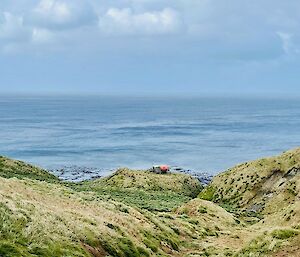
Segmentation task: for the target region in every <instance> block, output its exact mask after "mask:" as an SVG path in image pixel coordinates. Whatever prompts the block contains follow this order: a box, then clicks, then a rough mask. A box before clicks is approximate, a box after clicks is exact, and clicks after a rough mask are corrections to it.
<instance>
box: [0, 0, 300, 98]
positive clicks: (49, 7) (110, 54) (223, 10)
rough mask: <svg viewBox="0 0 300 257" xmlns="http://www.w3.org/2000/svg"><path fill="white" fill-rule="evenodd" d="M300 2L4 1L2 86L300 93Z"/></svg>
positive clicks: (0, 23) (0, 9)
mask: <svg viewBox="0 0 300 257" xmlns="http://www.w3.org/2000/svg"><path fill="white" fill-rule="evenodd" d="M299 71H300V1H299V0H286V1H282V0H252V1H248V0H227V1H220V0H172V1H171V0H111V1H102V0H18V1H12V0H1V2H0V92H25V93H30V92H36V93H40V92H41V93H43V92H53V93H54V92H58V93H68V92H70V93H82V92H84V93H100V94H101V93H102V94H170V93H172V94H186V95H189V94H192V95H194V94H199V95H201V94H229V95H230V94H258V95H266V94H271V95H272V94H274V95H281V94H287V95H300V87H299V81H300V75H299Z"/></svg>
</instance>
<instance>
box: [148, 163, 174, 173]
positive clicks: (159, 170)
mask: <svg viewBox="0 0 300 257" xmlns="http://www.w3.org/2000/svg"><path fill="white" fill-rule="evenodd" d="M169 170H170V167H169V166H168V165H156V166H153V168H152V172H154V173H157V174H165V173H167V172H168V171H169Z"/></svg>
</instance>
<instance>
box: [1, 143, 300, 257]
mask: <svg viewBox="0 0 300 257" xmlns="http://www.w3.org/2000/svg"><path fill="white" fill-rule="evenodd" d="M299 167H300V149H295V150H292V151H288V152H285V153H284V154H283V155H280V156H276V157H271V158H265V159H261V160H258V161H253V162H248V163H245V164H241V165H238V166H236V167H233V168H232V169H229V170H228V171H226V172H224V173H222V174H220V175H218V176H217V177H215V178H214V180H213V181H212V183H211V184H210V185H209V186H208V187H206V188H205V189H203V188H202V186H201V185H200V184H199V182H198V181H197V180H195V179H193V178H192V177H190V176H188V175H184V174H167V175H160V174H153V173H149V172H145V171H132V170H129V169H120V170H118V171H117V172H116V173H114V174H113V175H111V176H109V177H107V178H102V179H97V180H93V181H86V182H82V183H66V182H62V181H60V180H58V179H57V178H56V177H55V176H53V175H50V174H49V173H48V172H47V171H44V170H42V169H39V168H37V167H33V166H31V165H29V164H26V163H23V162H20V161H14V160H11V159H8V158H5V157H1V158H0V185H1V186H0V256H1V257H21V256H22V257H34V256H44V257H46V256H47V257H48V256H57V257H71V256H78V257H79V256H81V257H88V256H94V257H99V256H100V257H104V256H115V257H117V256H121V257H135V256H176V257H195V256H236V257H243V256H244V257H250V256H257V257H258V256H299V253H300V249H299V245H300V244H299V243H300V208H299V202H300V201H299V199H300V198H299V186H300V185H299V183H300V179H299ZM197 196H198V197H197ZM287 254H288V255H287Z"/></svg>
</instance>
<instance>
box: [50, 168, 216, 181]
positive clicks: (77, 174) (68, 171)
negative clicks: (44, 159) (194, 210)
mask: <svg viewBox="0 0 300 257" xmlns="http://www.w3.org/2000/svg"><path fill="white" fill-rule="evenodd" d="M114 171H115V170H106V169H99V168H92V167H85V166H82V167H81V166H76V165H72V166H63V167H61V168H56V169H51V170H49V172H50V173H52V174H54V175H55V176H57V177H58V178H60V179H61V180H64V181H69V182H81V181H86V180H93V179H97V178H101V177H104V176H107V175H110V174H112V173H113V172H114ZM170 172H172V173H184V174H188V175H191V176H192V177H194V178H196V179H198V180H199V182H200V183H201V184H202V185H204V186H206V185H208V184H209V183H210V182H211V180H212V178H213V175H210V174H208V173H206V172H196V171H192V170H189V169H184V168H181V167H171V168H170Z"/></svg>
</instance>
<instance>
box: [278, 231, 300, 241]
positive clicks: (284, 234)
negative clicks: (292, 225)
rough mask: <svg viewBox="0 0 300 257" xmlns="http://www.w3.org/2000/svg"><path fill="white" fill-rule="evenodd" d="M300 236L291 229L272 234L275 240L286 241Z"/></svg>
mask: <svg viewBox="0 0 300 257" xmlns="http://www.w3.org/2000/svg"><path fill="white" fill-rule="evenodd" d="M298 234H299V232H297V231H295V230H291V229H281V230H275V231H273V232H272V236H273V237H274V238H277V239H280V240H285V239H289V238H292V237H295V236H297V235H298Z"/></svg>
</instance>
